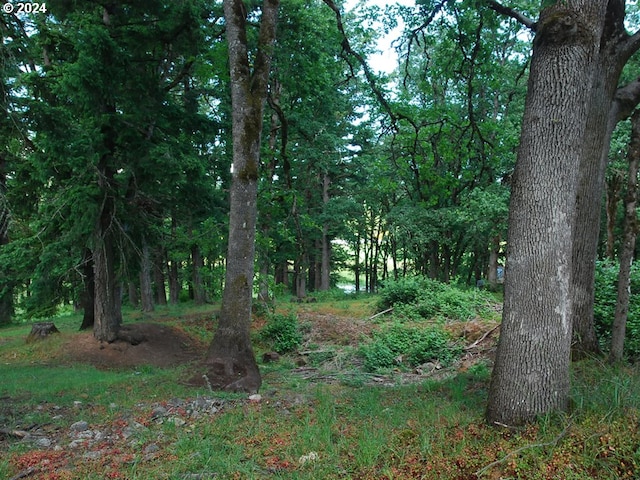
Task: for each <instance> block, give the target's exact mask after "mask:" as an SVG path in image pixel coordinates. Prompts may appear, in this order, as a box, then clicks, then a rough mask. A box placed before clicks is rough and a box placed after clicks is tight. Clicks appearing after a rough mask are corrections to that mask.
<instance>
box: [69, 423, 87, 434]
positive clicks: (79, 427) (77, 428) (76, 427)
mask: <svg viewBox="0 0 640 480" xmlns="http://www.w3.org/2000/svg"><path fill="white" fill-rule="evenodd" d="M69 428H70V429H71V431H73V432H84V431H85V430H89V424H88V423H87V422H85V421H84V420H80V421H79V422H75V423H73V424H71V427H69Z"/></svg>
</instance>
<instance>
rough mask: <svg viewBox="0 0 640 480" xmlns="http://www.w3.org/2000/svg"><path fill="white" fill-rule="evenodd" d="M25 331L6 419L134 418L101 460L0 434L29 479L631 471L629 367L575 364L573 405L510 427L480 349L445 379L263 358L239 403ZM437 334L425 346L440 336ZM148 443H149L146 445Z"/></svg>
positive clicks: (5, 452) (9, 466)
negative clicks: (131, 429) (111, 364)
mask: <svg viewBox="0 0 640 480" xmlns="http://www.w3.org/2000/svg"><path fill="white" fill-rule="evenodd" d="M353 301H360V300H353ZM304 308H319V309H322V308H323V307H322V305H318V306H317V307H316V306H315V305H314V306H307V305H305V306H304ZM354 308H360V307H354ZM378 320H379V321H380V319H378ZM166 321H169V322H172V323H175V324H176V325H179V324H180V322H181V320H180V318H179V317H175V318H169V317H167V318H166ZM190 321H193V322H197V321H200V322H203V323H202V324H203V325H205V322H207V321H209V320H207V319H206V318H201V319H200V320H195V319H191V320H190ZM56 323H57V321H56ZM417 325H418V324H416V323H407V322H406V321H405V322H404V323H402V322H397V321H396V323H394V321H393V320H392V321H391V323H390V324H389V325H388V326H386V327H385V325H384V324H383V325H380V333H379V334H377V335H374V337H373V338H374V339H377V340H381V339H383V338H385V333H384V332H385V331H386V332H387V335H389V336H390V338H388V339H387V340H388V341H389V344H391V345H395V344H398V343H399V344H402V347H401V348H400V350H406V348H407V346H408V347H409V348H410V347H411V346H412V345H413V344H415V343H419V342H420V338H419V337H416V338H414V337H413V335H418V332H424V331H425V330H424V329H418V328H417ZM69 326H71V325H69ZM15 328H17V329H18V330H15ZM388 332H394V333H393V334H391V333H388ZM399 332H400V333H399ZM26 333H28V329H27V328H25V326H22V327H12V328H9V329H2V330H0V378H2V382H1V383H0V397H1V398H2V401H1V402H0V429H1V430H3V431H9V430H12V429H27V428H30V426H33V425H40V426H47V428H49V429H50V431H51V432H58V433H57V434H58V435H60V436H61V438H62V442H61V445H63V446H64V445H66V443H68V441H69V440H68V438H67V437H66V435H67V432H68V431H69V427H70V425H71V424H72V423H74V422H76V421H78V420H81V419H83V420H86V421H88V422H89V423H90V424H91V428H95V429H102V428H106V426H112V427H113V428H115V427H116V426H118V425H120V422H123V421H126V422H130V423H133V422H135V423H137V424H139V425H141V426H142V427H140V431H139V433H137V434H136V435H134V436H132V437H129V438H128V439H127V440H121V441H120V440H117V441H116V440H113V442H115V443H111V444H110V443H109V442H105V443H104V444H102V445H101V447H100V448H102V449H103V450H104V451H105V452H107V453H106V454H104V455H103V456H101V457H99V458H98V459H92V458H91V457H89V456H86V455H85V452H84V451H83V450H82V449H78V450H69V449H67V448H66V447H64V448H63V450H62V451H57V450H55V449H53V448H46V447H45V448H43V447H37V446H35V445H34V444H33V443H32V442H31V441H28V440H27V441H25V440H22V439H14V438H12V437H10V436H2V435H1V434H0V478H13V477H17V476H18V475H21V474H22V475H26V473H25V472H27V471H29V470H28V468H34V470H32V471H31V472H32V473H30V474H29V476H28V477H27V478H34V479H40V480H42V479H46V480H53V479H67V480H68V479H71V480H75V479H78V480H80V479H83V480H84V479H103V478H119V479H131V480H134V479H148V478H156V479H186V478H220V479H239V478H242V479H264V478H278V479H291V480H294V479H296V480H298V479H300V480H305V479H309V480H316V479H319V478H322V479H329V480H332V479H336V480H337V479H351V478H353V479H361V480H374V479H396V480H409V479H414V478H422V479H427V480H449V479H452V480H453V479H478V478H480V479H491V478H514V479H515V478H518V479H531V480H543V479H545V480H546V479H557V478H562V479H573V480H577V479H581V480H582V479H596V480H598V479H619V478H620V479H625V478H628V479H632V478H638V477H639V476H640V434H639V431H638V422H639V421H640V373H639V372H638V371H637V369H636V368H634V367H620V366H616V367H611V366H608V365H606V364H605V363H603V362H600V361H599V360H598V359H590V360H588V361H583V362H580V363H576V364H574V365H573V366H572V410H571V411H570V412H568V413H566V414H555V415H549V416H547V417H544V418H540V419H539V420H538V421H537V422H535V423H533V424H531V425H528V426H526V427H523V428H518V429H516V428H508V427H503V426H489V425H487V424H486V423H485V421H484V408H485V405H486V401H487V391H488V386H489V376H490V368H489V367H488V366H487V363H485V362H478V363H476V364H474V365H472V366H471V367H469V368H468V369H465V370H461V371H458V372H457V373H455V372H452V374H451V375H449V376H448V377H447V378H445V379H443V380H439V381H436V380H423V381H421V382H419V383H410V384H402V383H389V382H385V383H378V382H377V381H375V380H376V379H378V377H379V376H378V375H368V374H366V372H362V371H359V370H358V369H357V365H355V364H354V361H353V359H354V357H349V358H348V359H347V358H345V359H343V360H340V361H341V362H343V363H341V367H342V369H343V370H342V375H343V378H344V379H346V378H351V379H352V381H335V380H336V378H335V377H325V378H323V377H322V372H321V371H320V370H318V375H316V376H311V377H306V376H304V375H301V371H302V372H305V371H306V372H308V371H310V369H306V370H305V369H299V368H298V367H297V366H296V365H295V363H294V362H293V360H292V358H293V357H288V356H285V358H284V359H283V360H282V361H281V362H279V363H276V364H268V365H261V369H262V370H263V381H264V382H263V388H262V390H261V394H262V400H261V401H249V399H248V398H247V397H246V396H242V395H229V394H220V393H214V392H210V391H208V390H206V389H194V388H192V387H188V386H186V385H182V384H181V383H180V382H179V381H178V379H179V378H182V377H184V376H185V374H186V373H188V372H189V369H188V367H180V368H171V369H160V368H153V367H144V368H136V369H123V370H119V371H112V370H99V369H95V368H93V367H89V366H87V365H82V364H74V365H65V364H58V361H57V360H56V359H58V358H59V357H58V353H57V352H56V350H57V349H59V348H60V347H61V343H56V342H60V340H53V342H51V343H49V342H43V343H42V344H41V345H40V346H38V347H36V348H33V347H31V346H27V345H25V344H24V342H23V339H22V338H21V337H22V335H23V334H24V335H26ZM64 335H73V334H72V333H68V332H66V333H63V336H64ZM439 335H440V333H438V334H437V335H436V337H435V338H437V341H433V342H432V343H429V342H428V341H425V344H426V345H428V346H429V348H433V347H438V346H442V345H444V343H443V341H449V339H448V338H441V337H440V336H439ZM61 338H62V337H61ZM448 345H449V348H450V344H448ZM394 348H396V347H394ZM438 348H439V347H438ZM438 348H435V349H436V350H437V349H438ZM328 350H329V349H328ZM427 350H428V349H427V348H426V347H425V349H423V351H427ZM331 352H332V353H331V356H333V354H334V350H331ZM324 353H327V352H324ZM14 354H15V355H14ZM405 355H406V353H405ZM416 355H418V354H416ZM416 358H417V357H416ZM334 361H335V359H334ZM321 363H322V362H320V361H319V363H318V365H320V364H321ZM394 368H395V367H394ZM311 370H313V369H311ZM203 396H210V397H216V398H220V399H226V400H227V403H225V406H224V408H221V409H220V411H218V412H216V413H214V414H212V415H211V416H203V417H202V418H197V417H196V418H187V417H185V423H184V424H178V423H171V422H164V423H159V422H155V421H152V419H151V417H150V412H151V410H152V408H153V407H152V405H155V404H156V403H162V402H166V401H168V400H170V399H173V398H192V399H195V398H198V397H203ZM65 442H66V443H65ZM150 446H153V447H154V450H155V449H157V450H155V451H154V453H152V454H150V453H148V452H149V451H151V450H149V447H150Z"/></svg>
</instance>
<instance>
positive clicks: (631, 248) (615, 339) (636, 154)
mask: <svg viewBox="0 0 640 480" xmlns="http://www.w3.org/2000/svg"><path fill="white" fill-rule="evenodd" d="M628 156H629V175H628V177H627V191H626V193H625V197H624V234H623V238H622V246H621V248H620V271H619V272H618V298H617V301H616V312H615V317H614V319H613V327H612V329H611V350H610V352H609V362H610V363H615V362H619V361H621V360H622V355H623V351H624V337H625V332H626V328H627V317H628V314H629V296H630V294H631V291H630V290H631V264H632V263H633V255H634V252H635V248H636V235H637V233H638V214H637V212H636V201H637V196H638V195H637V191H638V164H639V163H640V112H639V111H636V113H634V115H633V117H632V129H631V141H630V143H629V153H628Z"/></svg>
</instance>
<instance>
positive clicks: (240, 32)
mask: <svg viewBox="0 0 640 480" xmlns="http://www.w3.org/2000/svg"><path fill="white" fill-rule="evenodd" d="M278 5H279V1H278V0H264V1H263V4H262V15H261V17H260V31H259V34H258V50H257V52H256V54H255V57H254V64H253V71H252V69H251V66H250V64H249V54H248V46H247V35H246V25H247V18H246V8H245V5H244V2H243V1H242V0H224V15H225V20H226V34H227V41H228V44H229V64H230V72H231V104H232V107H233V112H232V119H233V177H232V183H231V191H230V212H229V245H228V250H227V252H228V253H227V268H226V272H225V286H224V292H223V295H222V307H221V311H220V319H219V323H218V327H217V329H216V332H215V334H214V338H213V341H212V342H211V345H210V347H209V350H208V352H207V358H206V363H207V370H208V371H207V374H206V376H207V379H208V381H209V384H210V385H211V387H213V388H222V389H226V390H232V391H246V392H256V391H258V389H259V388H260V384H261V377H260V371H259V370H258V366H257V363H256V359H255V355H254V353H253V348H252V346H251V338H250V327H251V300H252V290H253V273H254V272H253V263H254V256H255V230H256V217H257V205H256V196H257V181H258V169H259V160H260V141H261V133H262V115H263V111H264V103H265V99H266V96H267V85H268V79H269V70H270V65H271V53H272V48H273V44H274V41H275V32H276V19H277V12H278Z"/></svg>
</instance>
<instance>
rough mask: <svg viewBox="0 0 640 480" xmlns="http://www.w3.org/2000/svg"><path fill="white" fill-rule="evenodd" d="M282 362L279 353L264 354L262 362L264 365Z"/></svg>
mask: <svg viewBox="0 0 640 480" xmlns="http://www.w3.org/2000/svg"><path fill="white" fill-rule="evenodd" d="M278 360H280V354H279V353H278V352H265V353H263V354H262V361H263V362H264V363H270V362H277V361H278Z"/></svg>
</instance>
